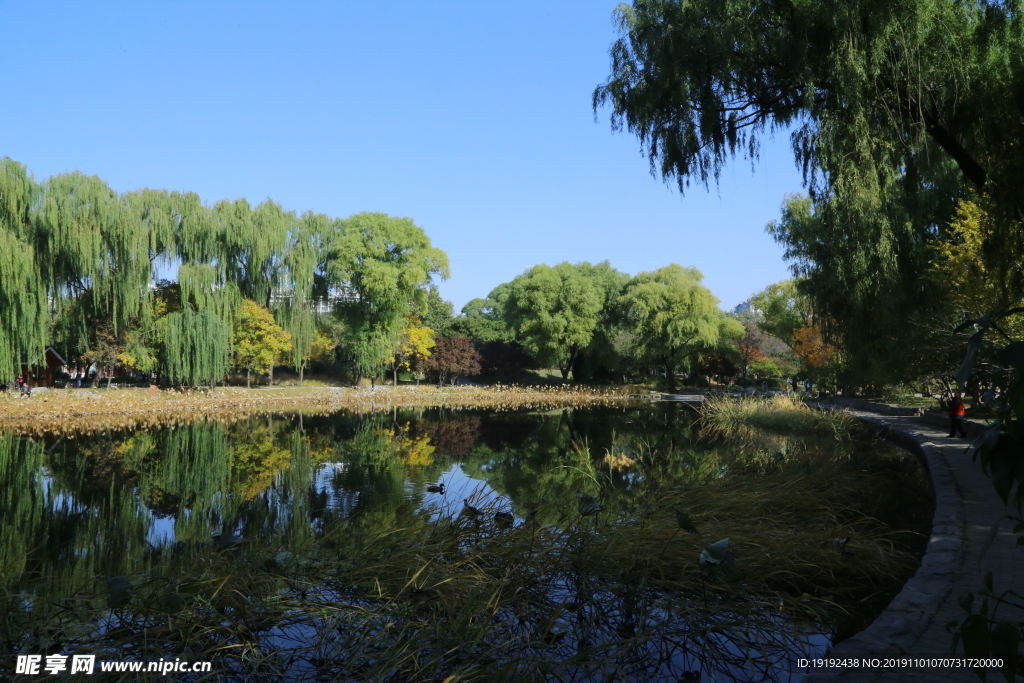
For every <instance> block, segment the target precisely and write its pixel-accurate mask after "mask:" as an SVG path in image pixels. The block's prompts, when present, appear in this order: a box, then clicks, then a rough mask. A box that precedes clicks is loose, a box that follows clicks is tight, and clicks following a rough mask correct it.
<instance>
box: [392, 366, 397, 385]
mask: <svg viewBox="0 0 1024 683" xmlns="http://www.w3.org/2000/svg"><path fill="white" fill-rule="evenodd" d="M391 371H392V372H393V373H394V376H395V386H396V387H397V386H398V368H392V370H391Z"/></svg>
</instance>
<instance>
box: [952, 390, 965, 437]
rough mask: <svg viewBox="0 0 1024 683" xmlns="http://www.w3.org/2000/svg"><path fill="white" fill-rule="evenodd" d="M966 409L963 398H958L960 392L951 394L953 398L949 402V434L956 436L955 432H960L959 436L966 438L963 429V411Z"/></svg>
mask: <svg viewBox="0 0 1024 683" xmlns="http://www.w3.org/2000/svg"><path fill="white" fill-rule="evenodd" d="M965 412H966V409H965V407H964V400H963V399H962V398H960V394H959V393H956V394H953V400H952V401H950V402H949V436H950V437H953V436H956V432H957V431H959V432H960V436H961V437H963V438H965V439H966V438H967V432H965V431H964V413H965Z"/></svg>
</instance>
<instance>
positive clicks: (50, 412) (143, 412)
mask: <svg viewBox="0 0 1024 683" xmlns="http://www.w3.org/2000/svg"><path fill="white" fill-rule="evenodd" d="M622 400H625V399H624V397H623V396H622V395H621V394H617V393H614V392H610V391H607V390H598V389H592V388H589V387H571V386H567V387H553V386H547V387H521V386H501V385H497V386H488V387H444V388H438V387H435V386H432V385H422V386H400V387H398V388H395V387H377V389H376V390H370V389H366V388H362V389H354V388H334V387H260V388H254V389H244V388H234V387H227V388H218V389H216V390H215V391H213V392H207V391H185V392H181V391H177V390H173V389H170V390H162V391H159V392H157V394H156V395H151V394H150V392H149V390H147V389H54V390H50V391H46V392H37V393H36V394H35V395H33V396H32V397H29V398H23V397H19V396H17V395H16V394H15V393H14V392H13V391H12V392H8V393H7V394H6V395H0V429H2V430H6V431H15V432H19V433H23V434H43V433H50V434H67V433H81V432H94V431H104V430H108V429H134V428H140V427H150V426H157V425H160V426H169V425H175V424H185V423H190V422H195V421H198V420H219V421H233V420H236V419H239V418H241V417H245V416H247V415H253V414H261V413H268V412H305V413H326V412H333V411H335V410H341V409H348V410H354V411H357V412H364V411H365V412H369V411H380V410H390V409H392V408H418V407H422V408H430V407H438V406H443V407H446V408H452V409H466V408H487V409H491V410H513V409H533V410H548V409H552V408H559V407H563V406H586V405H598V404H604V403H610V402H616V401H622Z"/></svg>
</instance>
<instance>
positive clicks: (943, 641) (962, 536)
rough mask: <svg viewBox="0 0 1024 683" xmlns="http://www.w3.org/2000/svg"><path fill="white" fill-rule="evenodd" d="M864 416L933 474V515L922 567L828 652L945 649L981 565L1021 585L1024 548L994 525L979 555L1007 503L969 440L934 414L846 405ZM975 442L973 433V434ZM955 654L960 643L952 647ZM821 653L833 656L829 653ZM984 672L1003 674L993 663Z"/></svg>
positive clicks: (933, 676) (1000, 581)
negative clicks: (953, 435)
mask: <svg viewBox="0 0 1024 683" xmlns="http://www.w3.org/2000/svg"><path fill="white" fill-rule="evenodd" d="M851 412H853V413H854V415H856V416H857V417H859V418H861V419H863V420H864V421H866V422H868V423H870V424H874V425H876V426H878V427H880V428H883V429H886V428H888V435H889V438H890V439H891V440H892V441H894V442H896V443H898V444H899V445H902V446H903V447H904V448H907V449H908V450H910V451H911V452H914V453H916V454H917V455H918V457H919V459H920V460H921V462H922V465H923V466H924V467H925V468H926V470H927V471H928V473H929V476H930V478H931V480H932V489H933V491H934V496H935V515H934V519H933V525H932V536H931V537H930V538H929V543H928V548H927V551H926V553H925V555H924V557H923V558H922V561H921V568H920V569H919V570H918V571H917V573H915V575H914V576H913V577H912V578H911V579H910V580H909V581H908V582H907V584H906V586H904V589H903V590H902V591H901V592H900V594H899V595H897V596H896V597H895V598H894V599H893V600H892V602H891V603H890V604H889V606H888V607H887V608H886V610H885V612H883V613H882V615H880V616H879V618H878V619H877V620H876V621H875V622H874V623H873V624H871V625H870V626H868V627H867V628H866V629H865V630H864V631H863V632H862V633H859V634H857V635H856V636H854V637H853V638H850V639H849V640H847V641H845V642H844V643H840V644H839V645H837V646H836V648H834V650H833V653H834V654H835V656H843V657H851V656H858V657H869V658H871V657H878V656H880V655H885V654H889V655H892V654H897V653H905V656H906V657H911V658H913V657H949V656H950V655H951V654H953V653H952V652H951V649H950V645H951V642H952V634H950V633H949V632H948V631H947V630H946V624H947V622H949V621H950V620H951V619H958V620H959V619H962V618H963V617H964V616H965V614H964V611H963V609H962V608H961V607H960V606H959V605H958V604H957V600H958V599H959V597H960V596H961V595H962V594H963V593H965V592H968V591H972V592H975V593H977V591H978V589H979V588H981V586H982V580H983V579H982V577H983V575H984V572H988V571H992V572H993V578H994V581H995V584H996V587H997V590H1003V589H1006V588H1010V587H1018V586H1020V585H1024V552H1020V551H1017V550H1016V546H1015V544H1016V536H1015V535H1014V534H1012V533H1009V532H1008V531H1007V532H1006V533H1000V534H999V535H998V536H997V537H996V540H995V542H994V543H993V544H992V547H991V548H990V549H989V551H988V553H987V554H986V555H985V557H984V558H982V557H981V554H980V553H981V546H982V544H983V543H984V542H985V538H986V537H987V536H988V532H989V529H990V528H991V524H992V522H993V521H994V520H995V519H997V518H998V517H1000V516H1002V515H1005V514H1006V513H1007V508H1006V506H1005V505H1004V504H1003V502H1002V500H1000V499H999V497H998V496H997V495H996V493H995V491H994V489H993V488H992V482H991V479H990V478H989V477H988V475H986V474H985V473H984V472H983V471H982V469H981V466H980V464H979V463H977V462H975V461H974V459H973V457H972V453H971V452H966V451H967V449H968V447H969V446H970V444H969V443H968V442H965V441H963V440H959V439H950V438H948V437H946V435H945V431H944V430H945V429H946V428H947V427H948V424H946V423H945V421H944V420H943V419H942V418H941V416H934V415H925V416H923V417H903V416H885V417H882V416H879V415H876V414H868V413H864V412H857V411H851ZM967 429H968V434H972V435H974V434H981V433H982V431H983V429H984V426H983V425H977V424H972V423H968V425H967ZM973 443H974V444H977V443H978V439H977V438H975V439H974V442H973ZM959 654H960V655H961V656H962V654H963V651H962V649H961V650H960V651H959ZM828 656H833V655H832V653H830V655H828ZM988 678H989V680H1002V676H1001V675H1000V674H999V673H998V672H997V671H996V670H994V669H990V670H989V672H988ZM806 680H807V681H808V682H810V683H814V682H820V681H842V682H844V683H846V682H848V683H869V682H871V683H875V682H877V681H887V682H888V681H937V682H940V683H945V682H951V683H952V682H955V683H967V682H968V681H971V682H973V681H977V680H979V678H978V677H977V675H976V674H975V673H974V671H972V670H970V669H952V668H945V669H943V668H905V669H860V670H844V671H835V670H830V671H824V670H821V671H815V672H812V673H811V674H810V675H809V676H808V678H807V679H806Z"/></svg>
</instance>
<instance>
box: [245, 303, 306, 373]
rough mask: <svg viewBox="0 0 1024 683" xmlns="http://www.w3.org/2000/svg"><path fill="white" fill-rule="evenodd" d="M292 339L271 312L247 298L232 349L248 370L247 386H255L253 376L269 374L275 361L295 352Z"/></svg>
mask: <svg viewBox="0 0 1024 683" xmlns="http://www.w3.org/2000/svg"><path fill="white" fill-rule="evenodd" d="M291 342H292V336H291V335H290V334H289V333H288V332H287V331H285V330H283V329H281V328H280V327H279V326H278V325H277V324H276V323H275V322H274V316H273V314H271V312H270V311H268V310H267V309H265V308H263V307H262V306H260V305H259V304H257V303H256V302H255V301H253V300H252V299H246V300H245V301H243V302H242V305H241V306H240V307H239V309H238V312H237V314H236V315H235V325H234V335H233V337H232V342H231V349H232V352H233V354H234V358H235V363H236V364H237V365H239V366H241V367H243V368H245V386H246V387H251V386H252V385H251V383H250V374H251V372H252V371H253V370H255V371H256V372H260V373H262V372H267V371H268V370H270V368H271V366H272V365H273V364H274V359H275V358H276V357H277V356H278V355H279V354H282V353H286V352H288V351H289V350H290V349H291V346H292V344H291Z"/></svg>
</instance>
